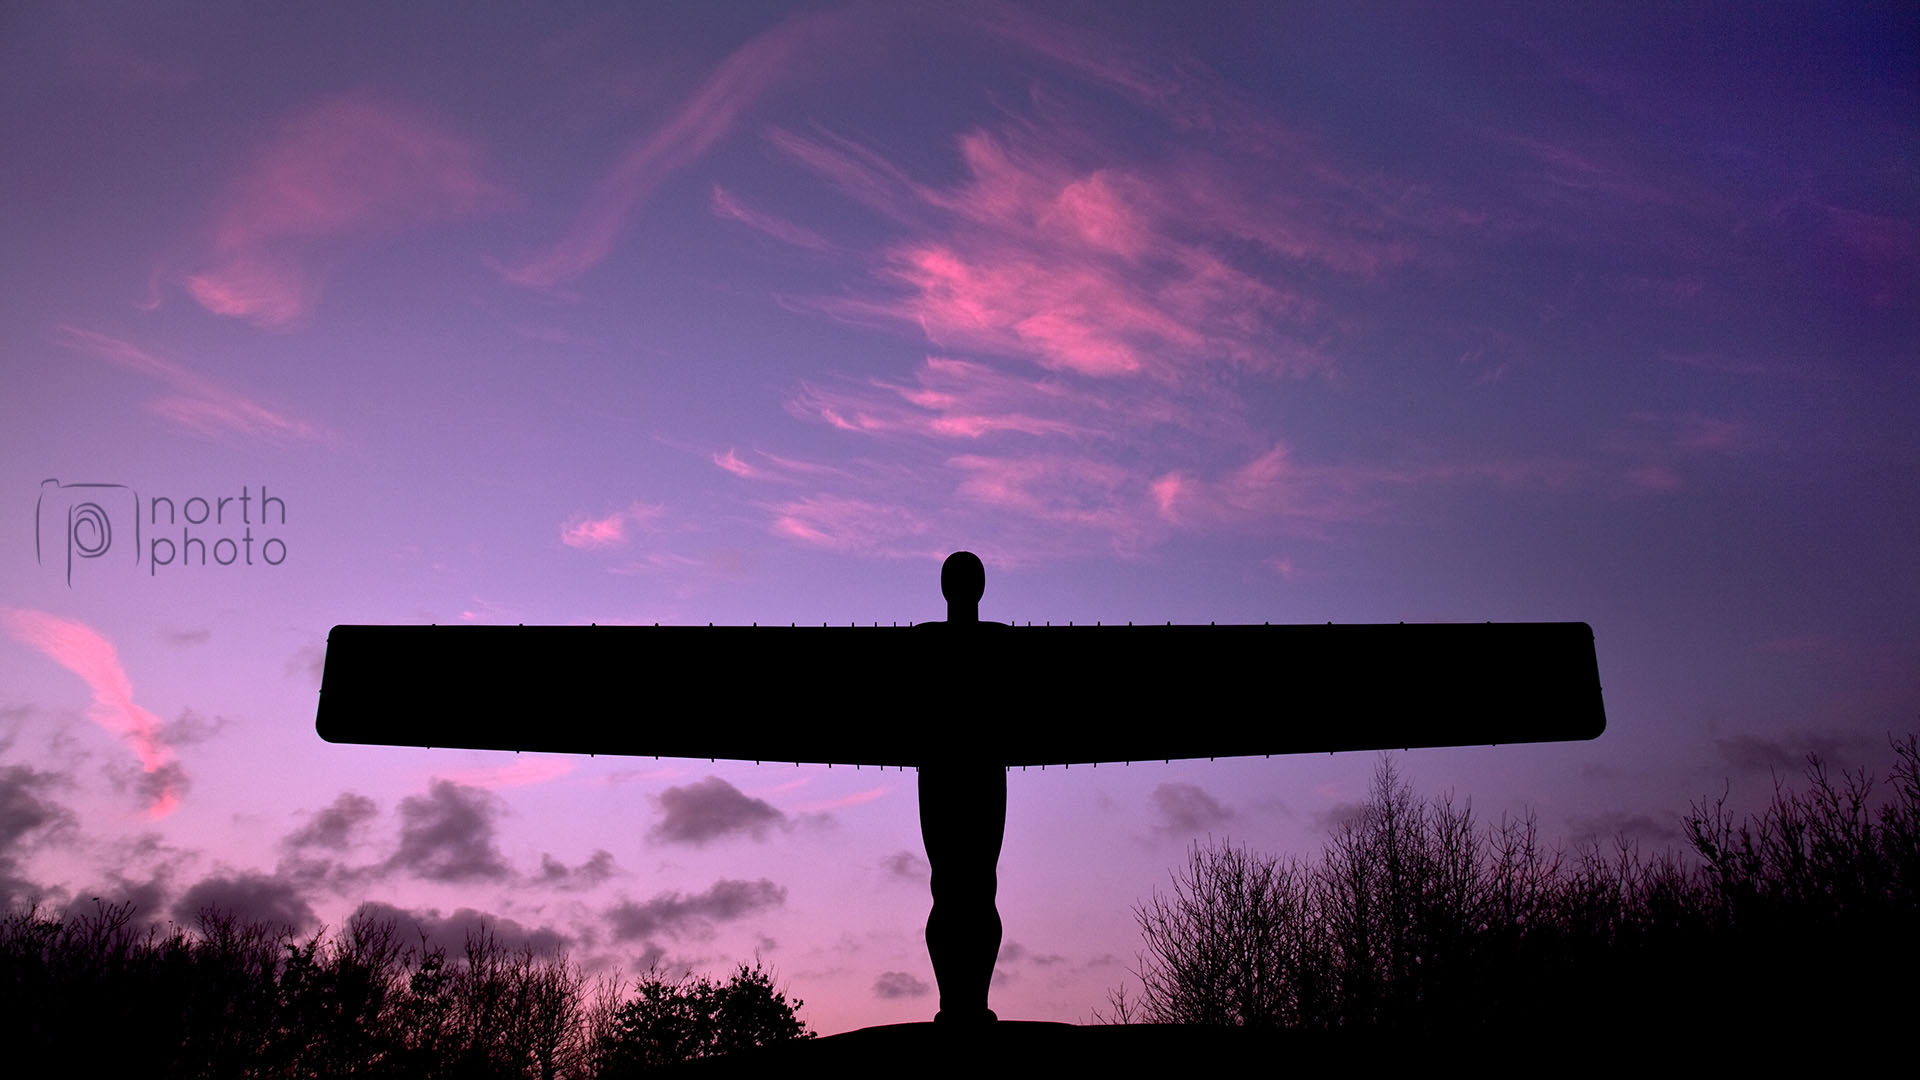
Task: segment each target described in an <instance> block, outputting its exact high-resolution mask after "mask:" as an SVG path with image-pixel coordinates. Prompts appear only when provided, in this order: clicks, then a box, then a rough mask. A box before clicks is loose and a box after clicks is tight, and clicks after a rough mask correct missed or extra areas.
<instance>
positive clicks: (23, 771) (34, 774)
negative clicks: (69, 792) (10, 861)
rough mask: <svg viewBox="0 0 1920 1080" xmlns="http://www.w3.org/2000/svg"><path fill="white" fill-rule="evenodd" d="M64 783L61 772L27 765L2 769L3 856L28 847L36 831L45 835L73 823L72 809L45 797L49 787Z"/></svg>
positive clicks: (0, 853) (0, 829) (0, 840)
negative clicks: (52, 771)
mask: <svg viewBox="0 0 1920 1080" xmlns="http://www.w3.org/2000/svg"><path fill="white" fill-rule="evenodd" d="M65 783H66V778H65V777H63V776H61V775H60V774H58V773H50V772H41V771H39V770H37V769H34V768H33V767H31V766H28V765H8V766H6V767H5V768H0V856H5V855H8V854H10V853H12V852H13V851H14V850H15V849H16V848H22V847H25V846H27V844H28V842H29V838H37V837H36V836H35V834H38V835H39V836H45V835H46V834H47V833H51V832H55V831H57V830H59V829H61V828H62V827H64V826H66V825H70V824H72V822H73V814H72V812H71V811H69V810H68V809H67V808H66V807H64V806H62V805H60V804H59V803H57V802H54V801H53V800H52V799H50V798H47V797H46V792H47V791H48V790H49V789H50V788H54V787H59V786H62V785H64V784H65Z"/></svg>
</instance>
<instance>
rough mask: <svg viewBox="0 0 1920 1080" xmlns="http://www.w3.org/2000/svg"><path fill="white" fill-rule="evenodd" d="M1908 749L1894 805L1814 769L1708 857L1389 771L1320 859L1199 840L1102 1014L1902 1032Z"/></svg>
mask: <svg viewBox="0 0 1920 1080" xmlns="http://www.w3.org/2000/svg"><path fill="white" fill-rule="evenodd" d="M1893 749H1894V755H1895V759H1896V760H1895V763H1894V766H1893V769H1892V773H1891V778H1890V784H1889V786H1888V790H1886V791H1884V792H1883V793H1881V794H1880V795H1879V796H1876V791H1875V787H1876V785H1875V782H1874V779H1873V777H1872V776H1871V775H1869V774H1868V773H1866V772H1865V771H1861V772H1848V773H1843V774H1842V775H1840V776H1839V777H1835V776H1833V775H1831V774H1830V772H1829V770H1828V769H1827V768H1826V767H1825V766H1824V765H1823V764H1822V763H1821V762H1820V761H1819V760H1818V759H1817V758H1810V759H1809V765H1808V768H1807V771H1806V777H1805V781H1806V782H1805V785H1804V787H1803V788H1802V789H1800V790H1797V791H1796V790H1790V789H1789V788H1787V787H1786V786H1784V785H1779V784H1776V788H1775V795H1774V798H1773V801H1772V804H1771V805H1770V806H1769V807H1768V808H1767V809H1766V810H1765V811H1763V812H1761V813H1759V814H1756V815H1752V816H1749V817H1746V818H1743V819H1739V820H1736V819H1735V817H1734V815H1732V814H1731V813H1729V812H1728V810H1727V808H1726V806H1725V800H1724V798H1722V799H1721V800H1719V801H1717V802H1711V803H1704V804H1696V805H1695V806H1694V807H1693V808H1692V811H1691V812H1690V813H1689V814H1688V816H1687V817H1686V818H1685V819H1683V821H1682V822H1681V825H1682V828H1683V831H1684V835H1685V837H1686V841H1687V847H1688V849H1689V850H1686V851H1667V852H1660V853H1646V852H1642V851H1640V850H1638V849H1637V848H1636V847H1634V846H1633V845H1631V844H1628V843H1625V842H1624V841H1619V842H1616V843H1615V844H1614V845H1613V846H1612V847H1611V848H1610V849H1609V848H1600V847H1589V848H1586V849H1584V850H1577V851H1574V852H1571V853H1567V852H1563V851H1561V850H1557V849H1550V848H1548V847H1546V846H1545V845H1543V844H1542V842H1541V840H1540V838H1539V835H1538V830H1537V826H1536V824H1535V821H1534V820H1533V818H1532V817H1531V816H1529V817H1527V818H1526V819H1524V820H1519V821H1514V820H1503V821H1502V822H1500V823H1498V824H1486V825H1483V824H1481V823H1479V822H1476V821H1475V819H1474V817H1473V814H1472V812H1471V810H1470V808H1468V807H1466V806H1462V805H1457V804H1455V803H1454V802H1453V801H1452V800H1450V799H1448V798H1440V799H1432V800H1421V799H1418V798H1416V797H1415V796H1414V794H1413V792H1412V791H1411V790H1410V788H1409V787H1407V786H1406V785H1405V784H1403V783H1402V782H1401V781H1400V780H1399V778H1398V777H1397V776H1396V775H1395V773H1394V770H1393V767H1392V764H1391V762H1390V761H1389V762H1386V763H1383V764H1382V766H1381V768H1380V770H1379V771H1378V773H1377V774H1376V776H1375V782H1374V785H1373V788H1372V792H1371V795H1370V798H1369V799H1368V801H1367V803H1366V805H1365V808H1364V812H1363V813H1361V814H1360V815H1359V816H1358V817H1357V818H1356V819H1354V820H1351V821H1349V822H1347V823H1346V824H1345V825H1344V826H1342V827H1341V828H1340V830H1339V831H1338V832H1337V834H1336V835H1335V836H1334V838H1333V839H1332V840H1331V841H1330V842H1329V843H1328V844H1327V846H1326V848H1325V849H1324V851H1323V852H1322V854H1321V856H1320V858H1319V860H1318V861H1317V862H1306V861H1301V860H1296V859H1287V858H1274V857H1269V856H1264V855H1259V854H1255V853H1252V852H1249V851H1247V850H1245V849H1243V848H1237V847H1232V846H1229V845H1221V844H1210V845H1207V846H1198V845H1196V846H1195V847H1194V849H1193V850H1192V851H1191V853H1190V856H1189V858H1188V861H1187V864H1186V866H1185V867H1184V868H1183V869H1182V870H1180V871H1179V872H1177V873H1176V874H1175V875H1174V882H1173V888H1172V891H1171V893H1167V894H1160V893H1156V894H1155V895H1154V896H1153V897H1152V898H1151V899H1149V900H1147V901H1146V902H1145V903H1143V904H1141V905H1139V906H1138V907H1137V908H1136V915H1137V917H1138V920H1139V923H1140V928H1141V932H1142V936H1143V939H1144V943H1145V949H1144V951H1143V953H1142V954H1141V956H1140V964H1139V969H1138V970H1137V971H1136V972H1135V974H1136V975H1137V977H1138V978H1139V979H1140V981H1141V984H1142V987H1143V988H1142V989H1141V990H1140V991H1138V992H1137V993H1135V994H1132V995H1129V994H1128V993H1127V992H1126V990H1125V989H1124V988H1122V989H1121V990H1116V991H1114V992H1113V993H1112V994H1111V995H1110V999H1109V1005H1110V1009H1109V1011H1108V1013H1107V1014H1106V1015H1104V1016H1098V1015H1097V1016H1096V1018H1097V1019H1103V1020H1108V1021H1114V1022H1158V1023H1185V1024H1229V1025H1249V1026H1256V1027H1269V1028H1283V1029H1293V1030H1296V1031H1302V1032H1309V1031H1322V1032H1334V1033H1339V1032H1344V1033H1349V1034H1352V1033H1359V1032H1365V1031H1375V1032H1389V1031H1391V1032H1399V1033H1407V1034H1425V1035H1431V1036H1435V1037H1441V1036H1448V1035H1451V1036H1456V1037H1461V1038H1468V1039H1479V1038H1481V1037H1483V1036H1485V1035H1489V1034H1496V1033H1514V1032H1518V1033H1529V1037H1532V1038H1551V1037H1555V1036H1556V1035H1565V1036H1566V1037H1567V1038H1569V1039H1571V1040H1572V1041H1571V1042H1569V1043H1567V1047H1568V1048H1569V1049H1572V1048H1574V1047H1577V1046H1582V1045H1585V1046H1588V1047H1593V1046H1595V1045H1598V1044H1596V1042H1595V1040H1594V1039H1593V1038H1592V1036H1596V1035H1601V1034H1604V1033H1608V1032H1611V1033H1614V1037H1615V1038H1618V1037H1622V1033H1631V1037H1633V1038H1639V1037H1642V1036H1645V1035H1647V1034H1649V1033H1652V1032H1663V1033H1665V1034H1668V1035H1677V1036H1680V1037H1681V1038H1683V1039H1686V1040H1688V1042H1687V1043H1686V1044H1685V1045H1698V1044H1699V1043H1698V1040H1707V1041H1708V1042H1709V1043H1711V1042H1712V1041H1713V1040H1717V1039H1726V1038H1729V1037H1731V1036H1732V1035H1734V1034H1741V1035H1743V1036H1745V1037H1752V1038H1762V1039H1767V1040H1770V1044H1775V1045H1777V1044H1779V1043H1780V1042H1781V1041H1783V1040H1787V1041H1804V1040H1808V1039H1815V1038H1823V1037H1825V1036H1826V1035H1827V1034H1828V1033H1834V1032H1840V1031H1854V1032H1873V1033H1876V1034H1877V1035H1878V1036H1879V1037H1882V1038H1884V1037H1887V1035H1886V1033H1887V1032H1889V1031H1892V1030H1903V1029H1905V1027H1906V1026H1907V1025H1908V1024H1910V1023H1911V1021H1912V1018H1913V1017H1914V1016H1915V1015H1920V1012H1916V1004H1917V1003H1920V996H1917V995H1916V990H1915V987H1916V978H1920V976H1917V975H1916V972H1920V968H1916V961H1917V960H1920V947H1917V944H1920V744H1916V740H1915V738H1914V737H1912V736H1909V737H1908V738H1907V739H1906V740H1905V741H1904V742H1899V743H1896V744H1895V745H1894V748H1893ZM1751 1045H1753V1046H1758V1045H1763V1044H1761V1043H1753V1044H1751Z"/></svg>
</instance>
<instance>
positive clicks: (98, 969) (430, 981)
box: [0, 904, 811, 1080]
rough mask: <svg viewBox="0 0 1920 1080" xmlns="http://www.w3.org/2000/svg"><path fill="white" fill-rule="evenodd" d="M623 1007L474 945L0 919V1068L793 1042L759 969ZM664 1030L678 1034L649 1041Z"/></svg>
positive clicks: (374, 935) (401, 1066)
mask: <svg viewBox="0 0 1920 1080" xmlns="http://www.w3.org/2000/svg"><path fill="white" fill-rule="evenodd" d="M633 990H634V994H633V995H632V997H631V998H630V999H629V997H628V995H627V994H626V993H625V987H624V986H623V985H622V984H621V983H620V982H617V981H602V982H600V983H598V984H595V985H593V986H591V987H589V985H588V983H587V979H586V976H585V975H584V974H583V973H582V972H581V970H580V968H579V967H578V966H577V965H575V964H574V963H573V962H572V961H571V960H569V959H568V958H567V957H566V956H564V955H557V956H547V955H541V954H537V953H535V952H533V951H532V950H531V949H521V950H518V951H512V950H508V949H506V948H504V947H503V946H502V945H501V944H500V943H499V941H498V940H497V939H496V938H494V936H493V935H492V934H491V933H490V932H486V931H482V932H479V933H477V934H474V935H470V936H469V937H468V939H467V942H466V948H465V950H464V952H463V953H462V954H461V955H460V956H458V957H454V958H449V957H448V955H447V953H446V951H445V950H444V949H442V948H440V947H438V946H429V945H427V944H426V943H424V942H422V944H421V945H419V946H410V945H408V944H407V943H405V942H404V941H402V940H400V939H399V937H398V935H397V934H396V932H395V929H394V926H393V924H392V923H391V922H385V921H375V920H354V921H350V922H349V923H348V925H347V926H346V927H344V928H343V929H342V930H340V931H339V932H337V933H335V934H334V935H332V936H331V937H328V936H324V935H321V934H315V935H313V936H311V937H307V938H304V939H302V938H296V937H293V936H292V935H291V933H290V932H289V931H287V930H285V929H284V928H276V927H272V926H268V925H264V924H246V923H241V922H239V921H237V920H235V919H234V918H232V917H231V916H229V915H225V914H222V913H219V912H211V911H210V912H204V913H202V915H201V917H200V918H199V920H198V921H197V925H196V927H195V928H194V930H192V931H189V930H187V929H185V928H182V927H178V926H174V927H170V928H168V929H166V930H164V931H162V930H160V929H158V928H156V927H141V926H137V925H136V924H135V922H134V912H133V910H132V908H131V907H129V906H126V905H117V906H116V905H109V904H98V905H97V906H96V909H95V911H94V912H93V913H92V914H90V915H81V916H77V917H69V918H60V917H55V916H51V915H46V914H43V913H41V912H39V911H37V910H28V911H19V912H15V913H13V914H11V915H9V916H7V917H6V918H5V919H4V920H0V1016H4V1017H5V1018H6V1022H5V1030H6V1031H7V1033H8V1046H9V1049H10V1051H11V1052H12V1053H13V1054H14V1055H15V1057H16V1058H18V1059H19V1060H27V1061H32V1060H44V1061H71V1062H75V1063H76V1064H81V1065H84V1066H85V1068H86V1070H87V1071H89V1072H93V1073H97V1074H100V1075H127V1076H179V1077H276V1078H279V1077H338V1076H367V1077H385V1076H395V1077H463V1078H464V1077H476V1078H478V1077H530V1078H539V1080H555V1078H559V1077H585V1078H598V1077H613V1076H622V1075H627V1073H628V1072H630V1071H631V1070H632V1068H634V1067H636V1066H637V1065H638V1064H641V1063H644V1064H645V1065H647V1066H653V1065H660V1064H667V1063H670V1062H675V1061H681V1060H688V1059H691V1058H693V1057H696V1056H712V1055H715V1054H724V1053H728V1052H730V1051H733V1050H738V1049H741V1048H744V1047H747V1046H754V1045H763V1044H765V1043H768V1042H773V1041H778V1040H781V1039H790V1038H807V1037H811V1033H810V1032H808V1031H807V1030H806V1025H805V1023H804V1022H802V1021H801V1020H799V1019H798V1017H796V1016H795V1015H794V1010H796V1009H798V1008H799V1006H800V1005H801V1002H799V1001H797V1000H796V1001H791V1002H789V1001H788V999H787V997H786V995H785V994H783V993H780V992H778V991H776V990H775V989H774V987H773V977H772V975H771V974H769V973H768V972H767V971H766V970H765V969H764V968H762V967H760V966H759V965H758V964H755V965H754V966H753V967H752V968H748V967H745V966H742V967H741V968H740V969H739V970H737V971H736V972H735V973H734V976H733V978H732V979H731V980H729V981H728V982H726V983H724V984H719V983H714V982H712V981H711V980H707V979H704V978H697V977H693V976H687V977H684V978H681V979H678V980H668V979H666V978H664V977H662V976H660V975H659V974H658V973H657V972H655V973H649V975H647V976H644V977H642V978H641V979H640V980H639V982H638V983H637V985H635V986H634V987H633ZM681 1016H698V1017H699V1018H701V1024H702V1025H703V1026H700V1027H698V1029H697V1037H693V1038H688V1037H684V1036H683V1035H681V1034H679V1033H678V1032H677V1030H676V1031H675V1033H674V1034H671V1035H668V1034H663V1033H662V1032H659V1031H656V1030H655V1028H656V1026H657V1025H658V1026H670V1025H671V1023H672V1022H673V1021H674V1020H675V1018H678V1017H681ZM676 1054H677V1055H680V1056H678V1057H676V1056H675V1055H676Z"/></svg>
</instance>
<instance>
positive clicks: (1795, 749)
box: [1713, 731, 1882, 776]
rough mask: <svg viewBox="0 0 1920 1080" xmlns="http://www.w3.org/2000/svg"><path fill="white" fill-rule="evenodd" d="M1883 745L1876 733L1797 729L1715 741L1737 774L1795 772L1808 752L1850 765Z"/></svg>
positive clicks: (1835, 763)
mask: <svg viewBox="0 0 1920 1080" xmlns="http://www.w3.org/2000/svg"><path fill="white" fill-rule="evenodd" d="M1881 746H1882V740H1880V739H1877V738H1875V737H1874V736H1871V735H1867V734H1863V733H1859V732H1847V731H1798V732H1789V733H1788V734H1786V735H1784V736H1781V737H1779V738H1771V739H1770V738H1764V737H1762V736H1759V735H1735V736H1733V737H1731V738H1726V739H1715V740H1714V741H1713V747H1714V749H1715V750H1717V751H1719V752H1720V758H1721V760H1723V761H1725V762H1726V764H1727V767H1728V768H1729V769H1732V770H1733V772H1734V774H1735V775H1738V776H1745V775H1751V774H1754V773H1778V774H1781V775H1783V776H1785V775H1796V774H1798V773H1800V772H1802V771H1803V770H1805V769H1806V767H1807V756H1808V755H1809V754H1811V755H1814V756H1816V757H1818V758H1819V759H1820V760H1821V761H1824V762H1826V763H1827V764H1828V765H1829V766H1833V767H1838V768H1847V767H1849V766H1853V765H1856V764H1858V763H1859V762H1861V761H1863V760H1867V759H1869V758H1870V757H1871V756H1872V755H1873V753H1874V752H1875V751H1876V750H1879V749H1880V748H1881Z"/></svg>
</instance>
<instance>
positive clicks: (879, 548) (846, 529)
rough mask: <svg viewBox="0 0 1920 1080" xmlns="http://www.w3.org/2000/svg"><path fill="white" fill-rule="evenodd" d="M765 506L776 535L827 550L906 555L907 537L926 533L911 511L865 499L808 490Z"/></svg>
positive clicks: (920, 521)
mask: <svg viewBox="0 0 1920 1080" xmlns="http://www.w3.org/2000/svg"><path fill="white" fill-rule="evenodd" d="M769 510H770V512H771V513H772V514H773V526H772V527H773V532H774V534H775V535H777V536H783V537H786V538H787V539H789V540H798V541H800V542H801V543H804V544H809V545H812V546H814V547H820V548H826V549H828V550H830V551H847V552H857V553H862V554H905V553H906V550H907V549H908V548H910V547H914V545H909V544H908V543H907V541H909V540H910V539H911V538H914V537H919V536H922V535H924V534H925V533H926V532H927V523H926V521H925V520H923V519H922V518H921V517H920V516H919V515H918V514H916V513H915V512H914V511H912V510H909V509H907V508H905V507H903V506H890V505H887V504H885V503H879V502H872V501H869V500H866V499H853V498H845V497H842V496H837V495H810V496H807V497H806V498H801V499H793V500H789V501H787V502H783V503H777V504H775V505H773V506H772V507H770V508H769Z"/></svg>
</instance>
